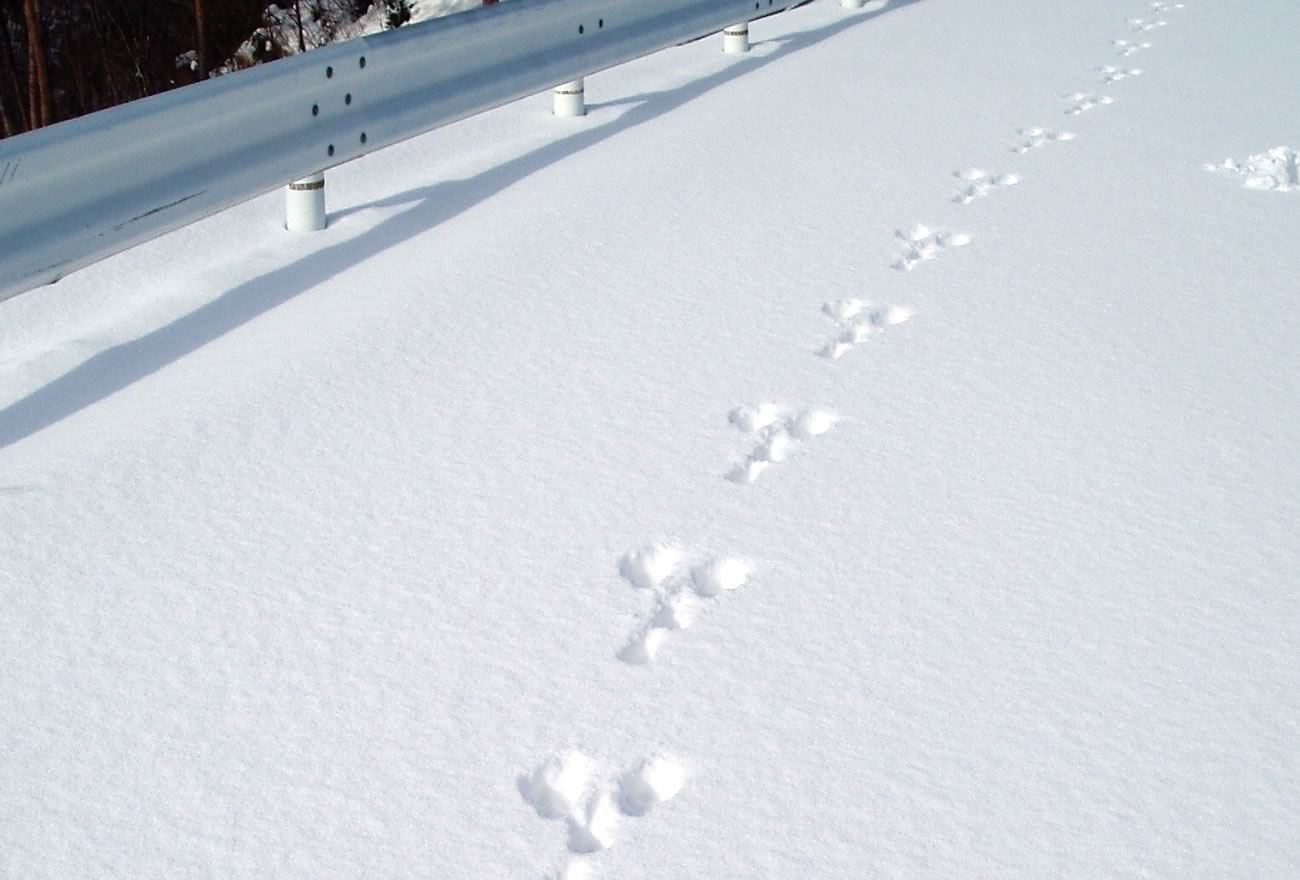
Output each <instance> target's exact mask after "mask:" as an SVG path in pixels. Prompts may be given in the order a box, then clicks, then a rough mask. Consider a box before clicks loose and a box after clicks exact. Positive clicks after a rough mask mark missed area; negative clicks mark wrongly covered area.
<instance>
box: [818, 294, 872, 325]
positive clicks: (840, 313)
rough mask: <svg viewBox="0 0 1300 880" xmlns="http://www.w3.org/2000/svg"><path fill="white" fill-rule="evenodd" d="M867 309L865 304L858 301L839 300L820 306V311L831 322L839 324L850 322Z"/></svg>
mask: <svg viewBox="0 0 1300 880" xmlns="http://www.w3.org/2000/svg"><path fill="white" fill-rule="evenodd" d="M866 308H867V303H865V302H863V301H862V300H860V299H840V300H836V301H835V302H828V303H826V305H824V306H822V311H823V312H825V313H826V315H827V316H829V317H830V318H832V319H833V320H836V321H839V322H841V323H843V322H845V321H851V320H853V319H854V318H856V317H857V316H858V315H860V314H861V313H862V312H863V310H864V309H866Z"/></svg>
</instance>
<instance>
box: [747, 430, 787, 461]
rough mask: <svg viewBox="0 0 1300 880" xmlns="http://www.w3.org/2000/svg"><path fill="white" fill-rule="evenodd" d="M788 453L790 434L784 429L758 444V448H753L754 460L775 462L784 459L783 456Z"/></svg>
mask: <svg viewBox="0 0 1300 880" xmlns="http://www.w3.org/2000/svg"><path fill="white" fill-rule="evenodd" d="M789 454H790V435H789V434H787V433H785V432H784V431H778V432H777V433H775V434H773V435H772V436H771V437H768V438H767V439H766V440H764V441H763V442H762V443H760V444H759V445H758V448H757V449H755V450H754V460H755V461H766V462H771V463H772V464H776V463H777V462H781V461H785V457H786V456H787V455H789Z"/></svg>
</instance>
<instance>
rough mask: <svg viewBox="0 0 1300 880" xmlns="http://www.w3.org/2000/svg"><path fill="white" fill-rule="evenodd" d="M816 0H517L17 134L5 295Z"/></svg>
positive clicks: (0, 267) (4, 232) (0, 243)
mask: <svg viewBox="0 0 1300 880" xmlns="http://www.w3.org/2000/svg"><path fill="white" fill-rule="evenodd" d="M802 2H806V0H513V2H510V3H503V4H497V5H492V6H485V7H483V8H481V9H475V10H472V11H470V12H466V13H462V14H459V15H452V16H448V17H446V18H441V19H435V20H433V21H428V22H424V23H422V24H417V25H412V26H408V27H404V28H400V29H398V30H394V31H389V32H386V33H382V34H378V35H376V36H371V37H363V38H360V39H355V40H350V41H348V42H346V43H340V44H336V45H332V46H327V47H325V48H322V49H318V50H316V51H313V52H308V53H306V54H303V55H299V56H296V57H293V58H290V59H286V60H283V61H277V62H274V63H272V64H268V65H265V66H263V67H257V68H253V69H251V70H246V71H242V72H239V73H234V74H230V75H228V76H223V77H220V78H218V79H213V80H209V81H207V82H202V83H198V84H196V85H192V86H187V87H184V88H181V89H177V90H175V91H171V92H167V93H164V94H161V95H157V96H154V97H151V98H146V99H143V100H140V101H135V102H132V103H130V104H125V105H123V106H121V107H115V108H112V109H109V110H104V111H101V112H99V113H94V114H91V115H89V116H85V117H82V118H80V119H74V120H71V121H69V122H64V123H60V124H58V125H54V126H51V127H50V128H46V129H41V130H38V131H34V132H30V133H28V134H23V135H19V136H17V137H14V138H10V139H7V140H0V300H4V299H7V298H9V297H12V296H14V295H16V294H18V293H21V292H22V291H24V290H29V289H31V288H33V287H36V286H38V285H41V284H48V283H52V282H54V281H57V280H59V279H60V278H62V277H64V276H65V275H67V274H68V273H69V272H72V271H74V270H76V269H78V268H81V267H83V266H86V265H88V264H90V263H93V262H95V261H97V260H101V259H103V258H104V257H107V256H110V255H111V254H114V253H117V252H119V251H122V250H125V249H126V248H129V247H132V246H134V245H136V244H139V243H140V242H143V241H147V240H149V239H152V238H156V237H157V236H159V235H162V234H163V233H165V232H168V231H170V230H172V229H176V228H178V227H180V226H184V225H186V224H188V223H192V222H194V221H195V220H199V219H201V218H203V217H206V216H208V215H210V214H214V213H216V212H218V211H221V210H223V209H225V208H228V207H230V206H231V205H234V204H237V203H239V202H242V201H246V200H247V199H250V198H252V197H254V196H257V195H260V194H262V193H265V192H268V191H270V190H272V189H275V188H276V187H279V186H282V185H284V184H286V183H289V182H290V181H293V180H297V179H300V178H303V177H305V176H307V175H310V174H313V173H316V172H319V171H322V170H324V169H326V168H330V167H333V166H335V165H339V164H341V163H343V162H347V161H348V160H350V159H355V158H357V157H359V156H363V155H365V154H366V153H371V152H374V151H375V150H379V149H382V148H383V147H386V146H389V145H391V144H394V143H397V142H398V141H402V140H405V139H407V138H410V137H413V136H414V135H418V134H421V133H423V132H426V131H429V130H431V129H434V128H437V127H439V126H442V125H446V124H448V123H451V122H455V121H457V120H459V119H464V118H465V117H467V116H471V115H473V114H475V113H479V112H482V111H484V110H488V109H491V108H493V107H498V106H500V105H502V104H505V103H508V102H510V101H513V100H515V99H518V98H521V97H524V96H526V95H530V94H535V93H537V92H541V91H544V90H545V89H547V88H550V87H552V86H555V85H557V84H560V83H564V82H567V81H570V80H574V79H577V78H579V77H582V76H585V75H587V74H590V73H593V72H595V71H598V70H603V69H605V68H608V67H612V66H614V65H617V64H620V63H622V62H625V61H630V60H632V59H634V58H638V57H640V56H643V55H647V54H650V53H652V52H656V51H658V50H660V49H664V48H667V47H669V46H672V45H675V44H678V43H682V42H685V41H687V40H691V39H695V38H698V37H701V36H705V35H707V34H710V33H714V32H717V31H720V30H722V29H723V28H725V27H727V26H728V25H731V24H735V23H738V22H744V21H748V20H752V19H754V18H758V17H761V16H764V15H769V14H772V13H774V12H779V11H782V10H784V9H787V8H789V7H793V6H797V5H801V3H802ZM846 5H847V3H846ZM854 5H858V4H856V3H855V4H854Z"/></svg>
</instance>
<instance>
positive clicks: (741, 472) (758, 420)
mask: <svg viewBox="0 0 1300 880" xmlns="http://www.w3.org/2000/svg"><path fill="white" fill-rule="evenodd" d="M729 418H730V421H731V424H732V425H734V426H735V427H736V428H738V429H739V430H741V431H744V432H745V433H747V434H755V435H757V437H758V444H757V445H756V446H755V447H754V448H753V450H752V451H751V452H750V453H749V455H748V456H746V458H745V460H744V461H742V462H740V463H739V464H737V465H736V466H735V467H734V468H732V469H731V470H730V471H729V472H728V473H727V479H728V480H731V481H732V482H733V483H753V482H754V481H755V480H757V479H758V478H759V477H760V476H761V475H762V473H763V471H765V470H767V469H768V468H769V467H771V466H772V465H774V464H778V463H780V462H782V461H785V459H786V456H788V455H789V454H790V452H791V451H793V450H794V449H795V448H797V447H798V446H799V444H800V443H802V442H804V441H807V440H810V439H812V438H813V437H819V436H821V435H822V434H825V433H826V432H827V431H829V430H830V429H831V428H833V427H834V426H835V421H836V418H835V415H834V414H833V413H831V412H830V411H829V410H824V409H808V410H804V411H803V412H800V413H796V414H789V413H786V412H785V411H783V410H782V409H781V408H780V407H778V406H777V405H776V404H774V403H762V404H759V405H758V406H757V407H753V408H751V407H747V406H742V407H738V408H737V409H734V410H732V412H731V415H730V417H729Z"/></svg>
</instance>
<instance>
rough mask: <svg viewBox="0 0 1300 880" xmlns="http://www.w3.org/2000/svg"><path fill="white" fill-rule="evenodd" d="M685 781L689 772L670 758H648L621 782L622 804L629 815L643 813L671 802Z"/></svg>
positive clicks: (620, 798)
mask: <svg viewBox="0 0 1300 880" xmlns="http://www.w3.org/2000/svg"><path fill="white" fill-rule="evenodd" d="M685 784H686V774H685V773H684V772H683V771H682V768H681V766H680V765H679V764H678V763H677V762H676V761H674V760H672V759H671V758H667V757H664V756H662V755H657V756H655V757H651V758H647V759H646V760H644V761H642V762H641V764H640V765H639V766H638V767H637V768H636V769H635V770H632V771H631V772H629V773H628V774H627V775H626V776H624V777H623V779H622V780H621V781H620V782H619V807H620V808H622V810H623V812H624V813H626V814H627V815H629V816H644V815H645V814H646V813H648V812H650V811H651V810H652V809H654V808H655V807H657V806H658V805H659V804H662V803H664V802H665V801H670V800H672V799H673V798H674V797H676V796H677V794H678V793H679V792H680V791H681V790H682V786H684V785H685Z"/></svg>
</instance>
